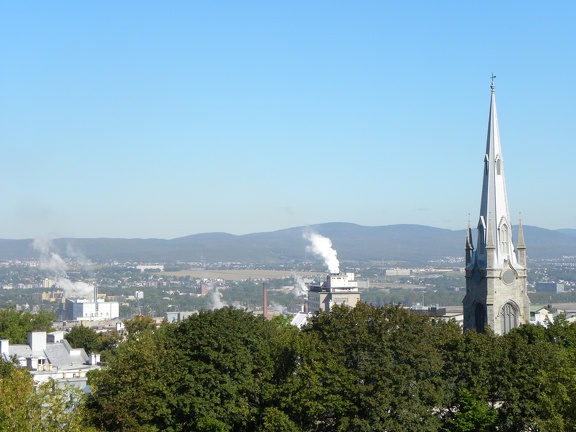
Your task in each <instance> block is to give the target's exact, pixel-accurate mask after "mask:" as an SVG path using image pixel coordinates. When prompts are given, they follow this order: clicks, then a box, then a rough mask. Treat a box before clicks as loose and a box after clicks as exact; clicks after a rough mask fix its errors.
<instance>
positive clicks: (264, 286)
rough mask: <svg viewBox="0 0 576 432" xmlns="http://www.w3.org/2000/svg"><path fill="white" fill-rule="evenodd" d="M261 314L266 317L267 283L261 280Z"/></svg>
mask: <svg viewBox="0 0 576 432" xmlns="http://www.w3.org/2000/svg"><path fill="white" fill-rule="evenodd" d="M262 315H264V318H266V319H268V284H267V283H266V282H262Z"/></svg>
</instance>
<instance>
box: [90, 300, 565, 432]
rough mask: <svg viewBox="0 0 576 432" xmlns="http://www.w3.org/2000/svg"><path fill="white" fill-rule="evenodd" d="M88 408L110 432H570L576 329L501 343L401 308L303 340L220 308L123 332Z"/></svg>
mask: <svg viewBox="0 0 576 432" xmlns="http://www.w3.org/2000/svg"><path fill="white" fill-rule="evenodd" d="M128 324H129V325H128V326H127V328H128V327H129V328H130V331H129V335H128V337H127V338H126V340H125V341H124V342H121V343H119V344H118V345H117V347H116V348H115V350H114V351H113V352H112V354H111V356H110V361H109V367H108V368H106V369H103V370H101V371H99V372H96V373H92V374H91V377H90V383H91V385H92V394H91V395H89V396H88V400H87V407H88V412H89V414H90V419H91V422H92V425H95V426H97V427H100V428H102V429H103V430H108V431H132V430H139V431H172V432H176V431H188V430H193V431H239V432H240V431H286V432H297V431H439V430H440V431H444V432H448V431H460V432H462V431H479V430H481V431H575V430H576V426H575V425H576V405H575V402H574V401H575V400H576V325H574V324H570V323H567V322H566V320H565V319H562V318H560V319H558V320H557V322H556V323H555V324H553V325H551V326H550V327H549V328H547V329H546V328H544V327H541V326H528V325H527V326H522V327H520V328H518V329H515V330H513V331H512V332H510V333H509V334H507V335H505V336H496V335H494V334H493V333H491V332H490V331H487V332H485V333H482V334H478V333H476V332H466V333H464V334H462V333H461V331H460V329H459V327H458V326H457V325H456V324H455V323H446V322H442V321H434V320H431V319H428V318H424V317H420V316H418V315H416V314H414V313H412V312H411V311H408V310H405V309H403V308H400V307H391V306H388V307H374V306H370V305H366V304H359V305H358V306H357V307H356V308H354V309H350V308H345V307H335V308H334V309H333V311H332V312H331V313H330V314H326V313H320V314H317V315H315V316H314V317H313V318H312V320H311V321H310V322H309V324H308V325H307V326H306V327H305V328H304V329H303V330H302V331H298V330H297V329H295V328H293V327H291V326H289V325H287V323H286V320H283V319H274V320H272V321H266V320H264V319H262V318H261V317H255V316H253V315H252V314H250V313H248V312H244V311H240V310H236V309H232V308H224V309H220V310H217V311H203V312H200V313H199V314H198V315H194V316H191V317H190V318H188V319H187V320H185V321H183V322H181V323H177V324H164V325H163V326H162V327H160V328H155V326H152V325H149V324H150V323H149V322H143V321H142V322H136V321H135V322H130V323H128Z"/></svg>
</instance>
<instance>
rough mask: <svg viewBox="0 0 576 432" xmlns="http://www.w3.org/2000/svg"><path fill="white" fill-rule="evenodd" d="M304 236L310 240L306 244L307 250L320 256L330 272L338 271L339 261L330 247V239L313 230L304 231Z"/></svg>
mask: <svg viewBox="0 0 576 432" xmlns="http://www.w3.org/2000/svg"><path fill="white" fill-rule="evenodd" d="M304 238H305V239H306V240H308V241H309V242H310V245H308V246H306V251H307V252H312V253H313V254H314V255H316V256H319V257H320V258H322V259H323V260H324V264H326V266H327V267H328V271H329V272H330V273H340V262H339V261H338V258H336V255H337V253H336V251H335V250H334V249H332V241H331V240H330V239H329V238H328V237H324V236H321V235H320V234H317V233H315V232H306V233H304Z"/></svg>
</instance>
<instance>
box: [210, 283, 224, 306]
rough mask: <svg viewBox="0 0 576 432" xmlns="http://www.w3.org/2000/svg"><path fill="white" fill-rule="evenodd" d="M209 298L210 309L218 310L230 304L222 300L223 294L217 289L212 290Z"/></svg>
mask: <svg viewBox="0 0 576 432" xmlns="http://www.w3.org/2000/svg"><path fill="white" fill-rule="evenodd" d="M208 296H209V297H208V309H211V310H216V309H222V308H223V307H226V306H228V304H226V302H225V301H224V300H222V293H221V292H220V290H219V289H218V288H217V287H216V288H214V289H211V290H210V292H209V293H208Z"/></svg>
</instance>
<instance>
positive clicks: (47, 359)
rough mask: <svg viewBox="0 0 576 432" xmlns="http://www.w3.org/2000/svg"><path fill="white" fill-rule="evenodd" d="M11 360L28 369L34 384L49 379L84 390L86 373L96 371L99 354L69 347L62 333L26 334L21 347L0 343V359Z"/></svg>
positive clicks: (98, 367) (8, 342) (4, 342)
mask: <svg viewBox="0 0 576 432" xmlns="http://www.w3.org/2000/svg"><path fill="white" fill-rule="evenodd" d="M13 357H15V358H16V360H17V361H18V363H19V365H20V366H21V367H24V368H26V369H28V371H29V372H30V373H31V374H32V376H33V378H34V381H35V382H36V383H38V384H41V383H43V382H46V381H48V380H49V379H53V380H54V381H56V382H57V383H58V384H61V385H64V384H69V385H73V386H75V387H77V388H80V389H84V388H85V387H86V385H87V379H86V372H88V371H90V370H93V369H100V354H94V353H91V354H90V355H88V354H86V351H84V349H83V348H72V347H71V346H70V344H69V343H68V341H66V340H65V339H64V332H62V331H57V332H53V333H48V334H46V332H28V341H27V344H25V345H20V344H15V345H12V344H10V341H9V340H7V339H2V340H0V358H2V359H4V360H5V361H11V359H12V358H13Z"/></svg>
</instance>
